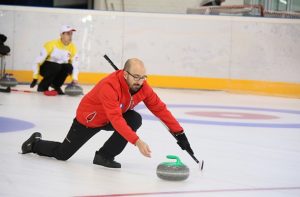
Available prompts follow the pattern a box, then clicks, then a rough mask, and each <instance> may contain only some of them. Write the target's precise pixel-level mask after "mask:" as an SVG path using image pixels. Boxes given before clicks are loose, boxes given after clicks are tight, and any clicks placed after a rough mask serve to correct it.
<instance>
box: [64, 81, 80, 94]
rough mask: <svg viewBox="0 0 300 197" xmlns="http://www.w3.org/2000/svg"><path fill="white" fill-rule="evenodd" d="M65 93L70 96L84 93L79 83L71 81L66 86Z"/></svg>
mask: <svg viewBox="0 0 300 197" xmlns="http://www.w3.org/2000/svg"><path fill="white" fill-rule="evenodd" d="M65 94H66V95H69V96H78V95H82V94H83V90H82V87H80V86H79V85H76V84H72V83H71V84H69V85H67V87H66V88H65Z"/></svg>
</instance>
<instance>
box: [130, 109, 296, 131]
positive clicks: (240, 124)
mask: <svg viewBox="0 0 300 197" xmlns="http://www.w3.org/2000/svg"><path fill="white" fill-rule="evenodd" d="M167 106H168V108H170V109H172V108H184V109H186V108H191V109H193V110H195V109H214V110H216V109H217V110H218V109H219V110H231V111H232V110H235V111H246V113H247V114H248V115H249V114H250V112H253V113H255V114H254V115H253V114H252V117H254V116H255V115H260V116H261V117H265V119H278V118H279V117H278V116H280V115H284V114H293V115H296V116H299V119H300V111H297V110H287V109H271V108H256V107H236V106H221V105H186V104H169V105H167ZM135 109H136V110H137V111H139V113H140V114H141V115H142V117H143V119H144V120H158V119H157V118H156V117H155V116H154V115H152V114H145V113H143V112H142V110H144V109H146V106H145V105H139V106H137V107H136V108H135ZM264 112H269V113H276V115H278V116H274V115H265V114H261V113H264ZM222 113H224V114H225V112H222ZM226 113H227V112H226ZM228 113H232V112H228ZM228 113H227V115H228ZM234 113H235V114H241V113H239V112H234ZM224 114H223V115H224ZM244 115H245V113H244ZM176 119H177V120H178V121H179V122H181V123H190V124H203V125H218V126H237V127H265V128H300V123H299V122H295V123H272V122H269V123H268V122H253V123H249V122H243V121H239V122H230V121H216V120H194V119H188V118H177V117H176ZM241 119H242V118H241ZM263 119H264V118H263Z"/></svg>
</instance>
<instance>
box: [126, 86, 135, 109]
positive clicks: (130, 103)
mask: <svg viewBox="0 0 300 197" xmlns="http://www.w3.org/2000/svg"><path fill="white" fill-rule="evenodd" d="M128 93H129V96H130V102H129V105H128V107H127V109H126V111H125V112H127V111H128V110H129V109H130V107H131V105H132V103H133V98H132V96H131V94H130V92H129V90H128Z"/></svg>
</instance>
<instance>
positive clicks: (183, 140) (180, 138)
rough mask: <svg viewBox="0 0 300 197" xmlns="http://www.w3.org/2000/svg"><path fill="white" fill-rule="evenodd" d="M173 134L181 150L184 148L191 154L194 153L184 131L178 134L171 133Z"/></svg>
mask: <svg viewBox="0 0 300 197" xmlns="http://www.w3.org/2000/svg"><path fill="white" fill-rule="evenodd" d="M173 135H174V136H175V138H176V139H177V144H178V145H179V146H180V147H181V149H182V150H186V151H187V152H189V153H191V154H192V155H193V154H194V151H193V150H192V148H191V145H190V143H189V141H188V139H187V137H186V135H185V133H184V132H182V133H179V134H173Z"/></svg>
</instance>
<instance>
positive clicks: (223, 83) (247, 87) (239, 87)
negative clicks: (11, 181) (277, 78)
mask: <svg viewBox="0 0 300 197" xmlns="http://www.w3.org/2000/svg"><path fill="white" fill-rule="evenodd" d="M7 72H8V73H12V74H13V75H14V77H15V78H16V79H17V80H18V81H19V82H28V83H29V82H31V80H32V71H20V70H18V71H7ZM105 76H107V73H88V72H81V73H80V74H79V83H81V84H96V83H97V82H98V81H100V80H101V79H102V78H104V77H105ZM70 81H71V79H70V78H69V77H68V78H67V81H66V82H70ZM147 81H148V82H149V84H151V85H152V86H153V87H162V88H183V89H205V90H224V91H228V92H236V93H250V94H262V95H271V96H284V97H293V98H300V84H299V83H286V82H272V81H255V80H237V79H219V78H200V77H183V76H161V75H149V77H148V79H147Z"/></svg>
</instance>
